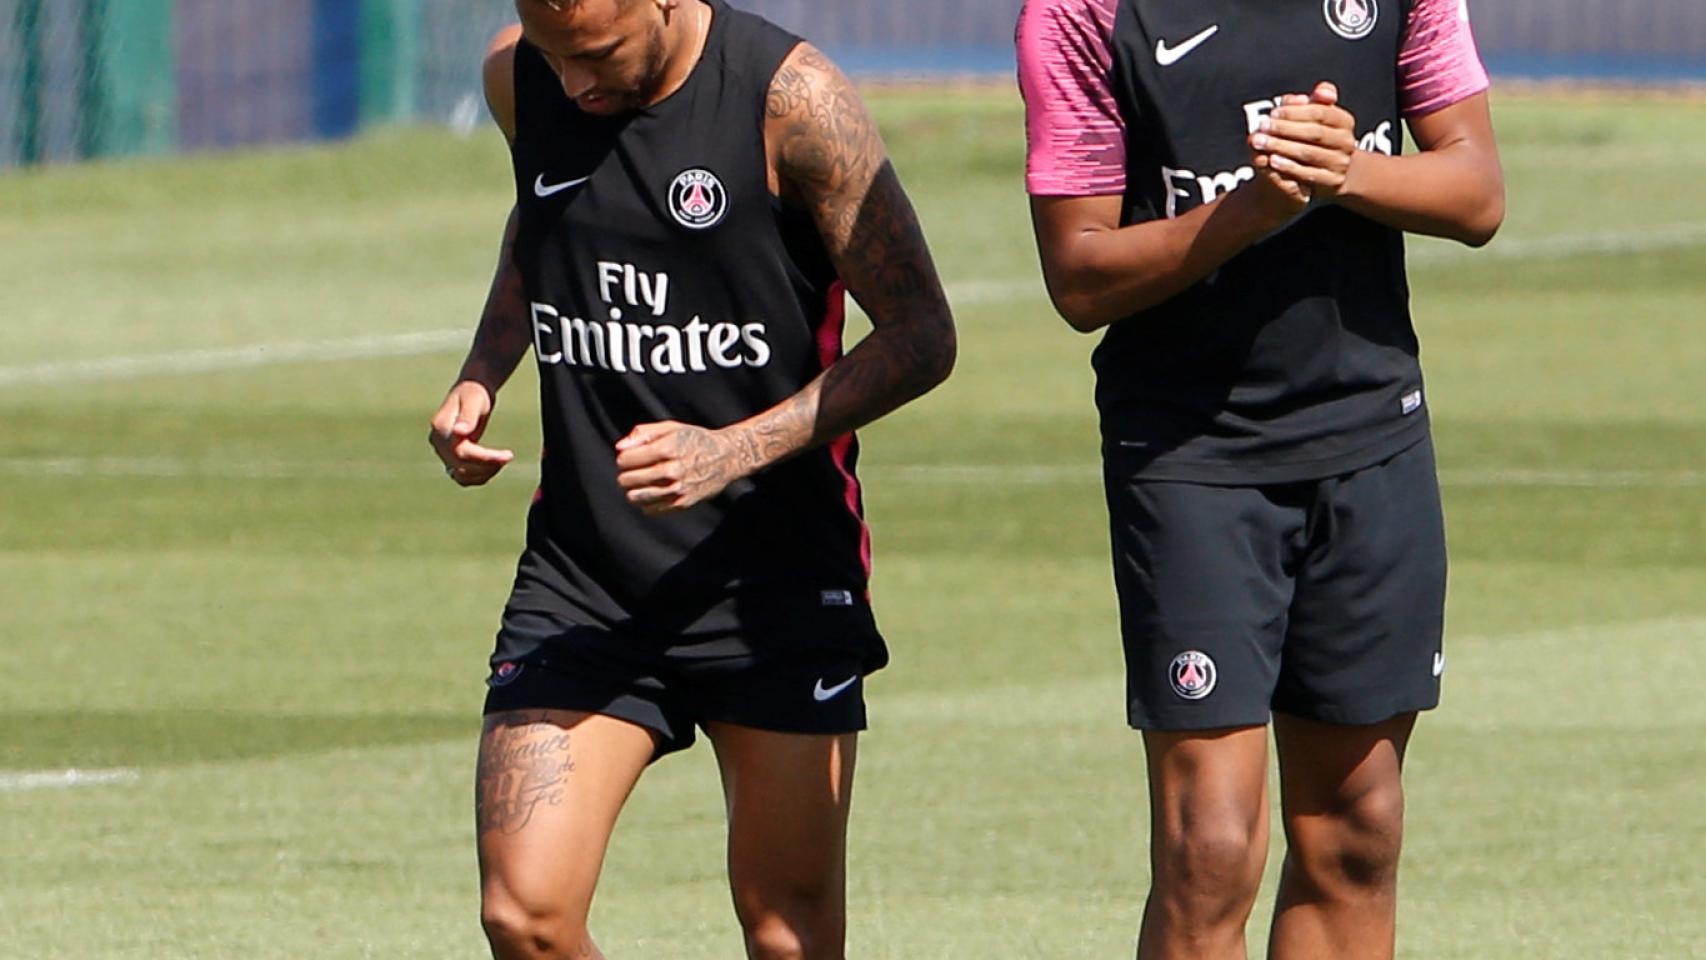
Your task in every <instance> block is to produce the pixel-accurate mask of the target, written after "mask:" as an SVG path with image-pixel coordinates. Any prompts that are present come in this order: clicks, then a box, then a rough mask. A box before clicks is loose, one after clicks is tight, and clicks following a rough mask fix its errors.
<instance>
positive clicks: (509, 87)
mask: <svg viewBox="0 0 1706 960" xmlns="http://www.w3.org/2000/svg"><path fill="white" fill-rule="evenodd" d="M519 36H520V31H519V29H517V28H515V27H509V28H507V29H505V30H504V31H502V32H500V33H499V34H498V35H497V37H496V38H494V39H493V40H492V45H491V49H490V50H489V51H488V52H487V54H486V64H485V80H486V103H487V105H488V106H489V107H490V108H491V111H492V119H494V120H496V121H497V123H498V128H499V129H500V130H502V131H503V134H504V137H505V138H506V139H509V140H512V141H513V140H514V139H515V43H516V40H517V38H518V37H519ZM515 232H516V211H515V210H514V208H511V209H510V212H509V223H508V224H506V225H505V226H504V236H503V244H502V246H501V247H500V249H499V253H498V267H497V272H496V274H495V275H494V276H493V277H492V286H491V290H490V291H489V292H488V293H487V294H486V307H485V309H484V310H483V311H481V313H480V326H479V328H478V329H477V330H475V331H474V343H473V345H472V346H470V347H469V348H468V356H467V358H466V359H465V360H463V361H462V371H461V372H460V373H458V374H457V376H456V384H455V385H454V386H452V387H451V388H450V392H449V394H447V395H446V396H445V398H444V402H443V403H442V404H440V405H439V408H438V412H437V413H435V414H433V418H432V429H431V430H430V431H428V433H427V441H428V442H429V443H431V444H432V448H433V450H434V451H435V452H436V453H437V454H438V458H439V459H440V460H442V461H443V462H444V472H445V473H446V474H448V475H449V476H450V478H451V479H452V480H455V481H456V482H457V483H458V484H460V485H462V486H464V487H474V486H479V485H480V484H483V483H485V482H486V481H488V480H490V479H492V478H493V477H495V476H497V473H498V471H499V470H502V469H503V468H504V465H505V464H507V463H509V462H510V461H511V460H513V459H514V458H515V454H514V453H513V452H512V451H509V450H500V449H495V448H491V447H485V446H482V445H481V444H480V437H481V435H482V434H484V433H485V432H486V421H487V420H488V419H490V417H491V415H492V407H493V406H494V405H496V403H497V396H498V389H499V388H500V387H502V386H503V385H504V382H505V381H506V380H508V379H509V375H510V374H511V373H514V372H515V366H516V364H518V363H520V362H521V358H522V357H523V356H525V355H526V353H527V348H528V346H529V345H531V343H532V331H531V330H530V329H529V327H528V318H527V297H526V295H525V294H524V293H523V291H522V286H521V272H520V271H519V270H517V269H516V266H515V257H514V252H515Z"/></svg>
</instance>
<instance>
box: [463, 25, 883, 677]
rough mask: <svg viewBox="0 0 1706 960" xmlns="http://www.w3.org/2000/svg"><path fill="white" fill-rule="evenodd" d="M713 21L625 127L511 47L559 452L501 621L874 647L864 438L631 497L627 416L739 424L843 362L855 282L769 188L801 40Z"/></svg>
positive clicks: (550, 459) (547, 391)
mask: <svg viewBox="0 0 1706 960" xmlns="http://www.w3.org/2000/svg"><path fill="white" fill-rule="evenodd" d="M710 6H711V10H710V13H711V18H710V24H709V29H708V32H707V36H706V39H705V45H704V53H703V55H702V57H701V59H700V61H699V63H698V64H697V65H695V67H694V68H693V70H692V72H691V74H690V75H689V76H688V77H687V80H686V81H685V83H684V84H683V86H682V87H681V88H680V89H679V90H677V91H676V92H674V93H673V94H671V95H670V96H668V97H667V98H666V99H664V100H663V101H661V102H659V103H656V104H653V105H652V106H649V107H645V108H643V109H639V110H636V111H632V112H629V113H626V114H623V115H621V116H614V117H604V116H595V115H591V114H587V113H583V112H582V111H581V110H580V109H579V108H578V107H577V106H576V105H575V104H574V102H573V101H572V100H570V99H568V98H567V97H566V96H565V95H564V94H563V91H562V87H561V86H560V84H559V83H558V79H557V77H556V75H555V74H554V73H553V72H552V70H551V69H550V67H549V66H548V65H547V64H546V62H545V60H544V58H543V57H542V55H541V54H540V53H539V51H538V50H537V49H536V48H534V47H532V46H531V45H529V44H528V43H527V42H526V41H522V42H520V44H519V45H518V47H517V49H516V55H515V92H516V107H515V109H516V131H515V140H514V143H513V144H512V147H511V153H512V157H513V160H514V169H515V184H516V198H517V200H516V203H517V209H518V211H519V228H518V234H517V238H516V243H515V247H514V257H515V262H516V264H517V266H518V267H519V269H520V271H521V275H522V278H523V281H524V286H525V290H526V295H527V299H528V301H529V304H530V305H529V309H530V311H531V315H532V316H531V320H532V326H533V335H534V352H535V357H536V359H537V361H538V364H539V376H540V392H541V395H542V399H543V409H544V439H545V453H544V462H543V465H542V476H541V481H540V491H539V494H538V496H537V497H536V498H535V502H534V504H533V507H532V509H531V511H530V513H529V515H528V526H527V549H526V551H525V552H524V553H523V555H522V558H521V562H520V565H519V569H518V572H517V577H516V586H515V591H514V593H513V594H512V596H511V599H510V611H511V612H512V613H514V612H517V611H521V612H538V613H545V614H548V615H550V616H552V617H554V618H556V619H558V620H567V621H569V622H570V623H579V624H586V625H589V626H598V627H603V628H607V629H611V630H616V631H619V632H622V633H625V634H630V635H633V636H635V637H637V638H652V639H655V640H657V641H658V642H659V643H662V644H664V645H666V646H667V645H668V644H669V643H682V642H703V641H706V640H707V638H708V639H709V641H710V642H711V644H712V646H713V647H715V646H716V645H717V638H720V637H726V638H729V639H728V642H727V644H726V646H725V649H724V650H723V652H729V653H738V652H741V651H742V650H744V649H746V641H745V640H744V639H742V638H743V637H746V636H748V635H754V634H763V633H765V632H767V631H772V630H786V629H787V625H788V624H790V623H793V624H799V623H801V620H800V618H801V617H802V616H809V617H813V618H815V619H814V620H810V621H806V622H808V623H814V624H816V623H821V622H822V620H823V617H824V615H826V614H828V615H829V616H830V617H831V619H833V620H834V621H835V622H838V623H847V624H851V625H852V626H853V628H856V629H862V630H865V631H867V632H870V633H872V635H873V636H874V629H875V628H874V625H873V624H872V623H871V621H870V613H869V608H868V605H867V600H866V583H867V579H868V569H869V540H868V537H867V534H866V529H865V525H864V518H863V505H862V501H861V494H860V488H859V483H858V481H857V480H856V479H855V473H854V464H855V461H856V460H857V456H858V448H857V443H856V441H855V440H854V438H853V437H852V436H851V435H848V436H845V437H842V438H840V439H839V440H837V441H835V442H834V443H832V444H830V445H829V446H827V447H822V448H819V449H816V450H812V451H810V452H807V453H804V454H801V455H800V456H797V457H795V458H793V459H791V460H788V461H785V462H783V463H780V464H777V465H775V466H773V467H771V468H769V469H767V470H764V471H761V472H760V473H758V474H756V475H754V476H752V477H749V478H747V479H745V480H741V481H738V482H736V483H735V484H733V485H731V486H730V487H729V488H728V490H727V491H726V492H725V493H724V494H722V495H721V496H719V497H717V498H715V499H713V500H711V501H707V502H705V503H703V504H700V505H697V506H695V507H693V508H691V509H689V510H687V511H685V512H682V513H678V514H674V515H671V516H667V517H647V516H644V515H643V514H642V513H641V512H640V510H639V509H638V508H636V507H634V506H631V505H629V504H628V502H627V501H626V500H625V499H624V496H623V493H622V491H621V490H620V489H619V488H618V487H617V485H616V466H615V459H616V452H615V444H616V441H617V440H618V439H620V438H621V437H623V436H624V435H626V434H627V433H628V431H629V430H630V429H631V428H633V427H634V426H635V425H636V424H640V423H646V422H652V421H660V420H678V421H682V422H685V423H691V424H697V425H700V426H706V427H721V426H724V425H727V424H729V423H732V422H735V421H738V420H742V419H744V418H746V417H749V416H751V415H753V414H755V413H758V412H760V411H762V410H765V409H767V408H769V407H771V406H773V405H775V404H776V403H778V402H780V401H781V400H783V399H785V398H786V397H788V396H790V395H792V394H794V393H795V392H797V391H798V390H800V389H801V388H802V387H804V386H805V385H806V384H807V383H808V382H810V381H811V380H812V379H813V378H814V377H816V376H817V375H818V374H819V373H821V372H822V371H823V370H824V368H825V367H826V366H827V365H828V364H830V363H831V362H833V361H834V360H835V359H836V358H837V357H839V356H840V355H841V335H842V319H843V303H844V299H843V290H842V285H841V284H840V282H839V281H838V279H837V277H836V274H835V270H834V267H833V266H832V264H831V263H830V261H829V257H828V255H827V253H826V251H825V250H824V247H823V244H822V241H821V239H820V238H819V236H818V234H817V231H816V229H815V226H814V224H813V223H812V221H811V219H810V217H809V216H808V215H807V214H805V213H804V212H802V211H799V210H797V209H794V208H792V207H789V206H785V205H784V204H783V203H782V202H781V201H780V200H779V199H777V198H776V197H775V196H774V195H773V194H772V193H771V192H770V188H769V184H768V180H767V163H766V157H765V147H764V103H765V97H766V94H767V91H768V90H769V87H770V82H771V79H772V77H773V76H774V74H775V73H776V70H777V68H778V67H779V66H780V65H781V63H782V61H783V59H784V58H785V57H786V56H787V55H788V54H789V52H790V51H792V50H793V48H794V47H795V46H796V45H797V44H798V43H799V42H800V41H799V38H797V37H795V36H792V35H790V34H788V33H785V32H784V31H782V30H781V29H780V28H778V27H776V26H774V25H772V24H770V23H768V22H767V21H765V20H762V19H760V18H758V17H756V16H753V15H750V14H746V13H743V12H739V11H736V10H733V9H730V8H729V7H728V5H727V4H726V3H723V2H721V0H711V4H710ZM799 629H800V628H799V627H798V626H796V627H795V628H794V630H795V632H798V631H799ZM813 629H816V628H815V627H814V628H813ZM517 643H522V641H517V640H514V639H513V638H512V639H511V640H510V645H511V649H507V650H506V649H504V645H505V640H504V638H502V637H500V648H499V650H498V655H497V659H503V658H514V657H516V656H523V655H525V654H526V653H527V652H528V651H527V650H524V649H515V648H514V645H515V644H517Z"/></svg>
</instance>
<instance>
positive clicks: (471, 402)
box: [450, 383, 491, 438]
mask: <svg viewBox="0 0 1706 960" xmlns="http://www.w3.org/2000/svg"><path fill="white" fill-rule="evenodd" d="M455 396H456V401H457V404H456V417H455V422H454V423H452V424H451V428H450V429H451V433H452V435H454V436H456V437H458V438H461V437H470V436H473V435H474V434H475V433H476V432H477V431H478V430H479V429H480V423H481V421H483V420H485V418H486V415H487V414H489V413H491V398H490V396H489V395H488V394H487V393H486V390H485V388H484V387H481V386H480V385H479V384H470V383H463V384H461V385H459V386H458V387H457V388H456V391H455Z"/></svg>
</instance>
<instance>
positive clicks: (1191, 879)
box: [1152, 817, 1267, 907]
mask: <svg viewBox="0 0 1706 960" xmlns="http://www.w3.org/2000/svg"><path fill="white" fill-rule="evenodd" d="M1266 857H1267V845H1266V838H1265V837H1264V836H1262V835H1261V833H1260V830H1259V829H1258V826H1257V824H1255V823H1248V822H1245V821H1244V820H1243V819H1242V818H1226V817H1223V818H1215V819H1209V820H1202V821H1199V822H1194V823H1188V824H1181V825H1180V826H1178V827H1177V828H1174V829H1168V830H1165V831H1164V832H1163V833H1162V835H1161V836H1159V837H1156V838H1155V846H1154V851H1153V857H1152V860H1153V867H1154V870H1155V882H1156V886H1157V887H1158V888H1159V889H1160V890H1161V891H1162V892H1163V893H1164V894H1165V895H1167V896H1170V897H1188V898H1191V899H1196V900H1202V899H1209V900H1214V901H1219V902H1223V903H1224V904H1225V905H1226V906H1227V907H1233V906H1237V905H1239V904H1242V903H1244V902H1245V901H1248V900H1249V899H1251V898H1253V897H1254V896H1255V894H1256V888H1257V887H1258V886H1259V885H1260V884H1261V878H1262V864H1263V862H1264V860H1265V859H1266Z"/></svg>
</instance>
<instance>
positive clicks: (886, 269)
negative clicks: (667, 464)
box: [753, 44, 956, 458]
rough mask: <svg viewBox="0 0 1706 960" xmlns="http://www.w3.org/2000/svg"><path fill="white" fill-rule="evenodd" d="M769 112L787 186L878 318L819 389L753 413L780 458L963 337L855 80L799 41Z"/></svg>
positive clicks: (922, 370)
mask: <svg viewBox="0 0 1706 960" xmlns="http://www.w3.org/2000/svg"><path fill="white" fill-rule="evenodd" d="M765 113H766V121H767V123H766V126H767V140H769V142H770V144H771V146H772V149H773V150H774V156H775V167H776V173H777V177H778V181H779V182H778V186H779V187H780V192H781V193H782V195H783V197H784V198H785V199H788V200H792V201H794V202H797V203H799V204H801V205H802V206H804V207H805V208H806V209H807V210H809V211H811V214H812V217H813V219H814V220H815V221H816V222H817V225H818V231H819V233H820V234H821V235H822V236H823V240H824V245H825V246H826V247H827V248H828V250H829V255H830V258H831V259H832V260H833V262H834V263H835V267H836V271H837V273H839V274H840V276H841V279H842V280H843V281H844V282H845V283H846V284H847V289H848V291H849V292H850V293H852V295H853V298H854V299H855V300H857V301H858V302H859V305H860V306H861V307H863V308H864V309H865V312H866V314H867V315H869V316H870V318H871V327H872V332H871V334H870V335H869V336H868V337H866V338H865V339H863V340H861V341H860V342H859V343H858V344H857V345H855V346H854V347H853V349H852V350H850V351H849V352H848V353H847V355H846V356H844V357H842V358H841V359H840V360H839V361H837V362H836V363H835V364H833V365H832V366H831V367H830V368H829V369H828V370H827V371H825V372H824V374H823V376H821V377H820V378H819V379H818V380H817V381H816V382H814V383H813V384H812V385H811V386H810V387H808V388H807V389H806V390H803V391H801V392H800V394H798V395H797V396H795V397H793V398H792V399H791V401H790V402H788V403H785V404H782V405H781V406H780V407H779V408H778V409H776V410H774V411H769V412H767V414H765V415H761V416H760V417H757V418H754V420H755V421H756V422H754V423H753V429H754V432H755V433H756V434H758V435H759V436H761V437H762V438H764V447H765V449H764V453H765V455H766V456H767V457H772V458H774V457H778V456H786V455H787V454H788V453H791V452H793V451H794V450H797V449H800V448H801V447H803V446H807V445H814V444H817V443H822V442H824V441H827V440H829V439H832V438H834V437H838V436H840V435H842V434H844V433H846V432H848V431H849V430H852V429H855V428H856V427H859V426H862V425H864V424H866V423H869V422H870V421H872V420H875V419H877V418H878V417H880V416H882V415H883V414H885V413H888V412H889V411H891V410H893V409H895V408H896V407H899V406H900V405H902V404H904V403H906V402H907V401H909V400H912V399H914V398H916V397H918V396H920V395H921V394H923V393H924V392H925V391H927V390H929V389H930V388H932V387H934V386H936V385H937V384H938V383H941V382H942V380H944V379H945V378H946V377H947V376H948V373H949V372H950V371H951V370H952V369H953V365H954V356H955V351H956V343H955V335H954V321H953V316H952V314H951V312H950V310H949V307H948V301H947V298H946V296H944V295H943V292H942V284H941V281H940V280H939V279H938V278H937V276H936V266H935V264H934V262H932V260H931V257H930V250H929V248H928V247H927V246H926V245H925V242H924V232H923V230H922V229H921V228H920V227H919V223H918V217H917V215H916V214H915V213H914V212H913V208H912V202H911V201H910V200H909V199H908V198H907V196H906V192H905V191H904V190H903V189H901V185H900V179H899V178H898V177H897V176H896V175H895V171H894V167H893V165H892V164H890V162H889V159H888V155H887V151H886V150H885V149H884V147H883V142H882V137H881V136H880V135H879V134H878V132H877V127H876V123H875V122H874V121H873V120H872V119H871V114H870V111H869V110H867V109H866V107H865V104H864V102H863V101H861V100H860V98H859V95H858V94H857V93H856V92H855V91H854V89H853V85H852V83H851V82H850V81H848V79H847V77H846V76H844V75H843V74H842V73H841V71H840V70H838V69H837V68H836V67H835V65H834V64H833V63H831V62H830V61H829V59H828V58H827V57H825V56H824V55H823V54H822V53H820V52H819V51H818V50H817V49H815V48H814V47H812V46H810V45H809V44H801V45H800V46H799V47H798V48H796V49H795V51H794V52H793V54H791V55H790V56H789V57H788V59H787V61H785V62H784V63H783V65H782V68H781V69H780V70H778V71H777V73H776V77H775V79H774V81H773V82H772V83H771V87H770V97H769V100H768V101H767V103H766V104H765ZM801 425H804V426H806V427H808V428H809V429H807V430H800V429H798V427H799V426H801Z"/></svg>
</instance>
